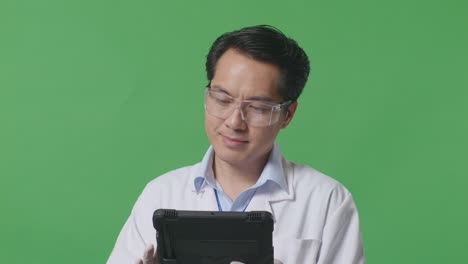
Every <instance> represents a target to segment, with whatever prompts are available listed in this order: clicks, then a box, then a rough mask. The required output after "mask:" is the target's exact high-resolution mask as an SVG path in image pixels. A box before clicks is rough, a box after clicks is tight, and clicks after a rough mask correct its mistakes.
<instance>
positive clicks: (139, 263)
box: [135, 259, 143, 264]
mask: <svg viewBox="0 0 468 264" xmlns="http://www.w3.org/2000/svg"><path fill="white" fill-rule="evenodd" d="M135 264H143V260H141V259H138V260H137V261H135Z"/></svg>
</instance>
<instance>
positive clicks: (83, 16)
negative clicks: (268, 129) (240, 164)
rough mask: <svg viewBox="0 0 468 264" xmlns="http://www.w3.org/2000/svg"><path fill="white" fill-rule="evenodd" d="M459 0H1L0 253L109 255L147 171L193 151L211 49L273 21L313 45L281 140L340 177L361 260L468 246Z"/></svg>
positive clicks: (467, 99) (451, 253)
mask: <svg viewBox="0 0 468 264" xmlns="http://www.w3.org/2000/svg"><path fill="white" fill-rule="evenodd" d="M467 13H468V4H467V2H466V1H405V0H395V1H371V0H367V1H366V0H356V1H345V0H340V1H200V2H198V1H157V0H153V1H144V0H137V1H115V0H114V1H111V0H93V1H91V0H86V1H78V0H76V1H58V0H55V1H54V0H43V1H32V0H24V1H19V0H17V1H14V0H1V2H0V205H1V208H0V221H1V223H0V224H1V225H0V232H1V233H0V243H1V244H0V252H1V253H0V262H2V263H10V264H11V263H29V262H31V263H104V262H105V261H106V259H107V257H108V255H109V253H110V251H111V249H112V247H113V244H114V242H115V239H116V237H117V235H118V233H119V231H120V228H121V227H122V225H123V223H124V222H125V220H126V218H127V217H128V215H129V213H130V210H131V207H132V205H133V203H134V202H135V200H136V198H137V197H138V195H139V193H140V192H141V190H142V188H143V187H144V186H145V184H146V183H147V182H148V181H150V180H151V179H153V178H154V177H156V176H157V175H160V174H162V173H164V172H167V171H169V170H172V169H175V168H177V167H180V166H185V165H189V164H193V163H196V162H198V161H200V159H201V158H202V155H203V154H204V152H205V150H206V148H207V147H208V141H207V138H206V136H205V132H204V127H203V89H204V86H205V85H206V83H207V81H206V79H205V72H204V62H205V56H206V54H207V51H208V48H209V46H210V44H211V43H212V41H213V40H214V39H215V38H216V37H217V36H218V35H219V34H221V33H223V32H226V31H231V30H234V29H238V28H240V27H243V26H247V25H254V24H272V25H275V26H276V27H278V28H280V29H281V30H282V31H284V32H285V33H286V34H287V35H289V36H291V37H293V38H294V39H296V40H297V41H298V42H299V43H300V45H301V46H302V47H304V49H305V50H306V52H307V53H308V54H309V56H310V60H311V75H310V80H309V82H308V84H307V86H306V88H305V90H304V93H303V95H302V97H301V98H300V100H299V108H298V111H297V113H296V116H295V119H294V120H293V122H292V124H291V125H290V126H289V127H288V128H287V129H286V130H284V131H283V132H282V133H281V134H280V136H279V138H278V142H279V144H280V146H281V148H282V150H283V152H284V154H285V155H286V156H287V157H288V159H290V160H293V161H297V162H300V163H306V164H309V165H311V166H313V167H314V168H316V169H318V170H321V171H323V172H325V173H326V174H328V175H331V176H333V177H334V178H336V179H338V180H339V181H340V182H342V183H343V184H344V185H346V186H347V187H348V188H349V189H350V190H351V191H352V193H353V195H354V198H355V200H356V203H357V205H358V208H359V211H360V218H361V225H362V232H363V237H364V242H365V251H366V255H367V259H368V262H369V263H383V264H384V263H388V264H390V263H392V264H394V263H461V262H463V260H466V259H467V251H466V245H467V243H466V237H467V235H468V230H467V229H468V228H467V224H466V223H468V206H467V205H468V195H467V187H468V180H467V176H468V175H467V163H468V159H467V157H468V155H467V154H468V153H467V152H468V151H467V148H468V140H467V134H468V122H467V114H468V92H467V90H468V89H467V88H468V63H467V62H468V51H467V47H468V33H467V32H468V30H467V26H468V16H467Z"/></svg>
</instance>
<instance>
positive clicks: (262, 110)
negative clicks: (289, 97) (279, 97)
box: [249, 103, 271, 114]
mask: <svg viewBox="0 0 468 264" xmlns="http://www.w3.org/2000/svg"><path fill="white" fill-rule="evenodd" d="M249 110H251V111H253V112H254V113H256V114H269V113H270V112H271V106H269V105H266V104H262V103H252V104H250V105H249Z"/></svg>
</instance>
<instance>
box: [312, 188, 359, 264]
mask: <svg viewBox="0 0 468 264" xmlns="http://www.w3.org/2000/svg"><path fill="white" fill-rule="evenodd" d="M317 263H318V264H341V263H349V264H364V263H365V257H364V249H363V243H362V238H361V230H360V225H359V216H358V211H357V208H356V206H355V204H354V201H353V198H352V196H351V194H348V195H347V196H346V197H345V199H344V200H343V202H342V203H341V205H340V206H339V207H338V208H337V209H336V210H335V211H334V212H333V213H332V214H331V216H330V219H329V220H328V221H327V223H326V224H325V227H324V230H323V235H322V246H321V249H320V255H319V259H318V262H317Z"/></svg>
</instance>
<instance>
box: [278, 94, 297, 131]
mask: <svg viewBox="0 0 468 264" xmlns="http://www.w3.org/2000/svg"><path fill="white" fill-rule="evenodd" d="M296 109H297V100H296V101H294V102H293V103H292V104H291V105H289V106H288V110H287V112H286V117H285V119H284V121H283V124H282V125H281V128H286V127H287V126H288V125H289V123H290V122H291V120H292V119H293V117H294V113H295V112H296Z"/></svg>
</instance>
